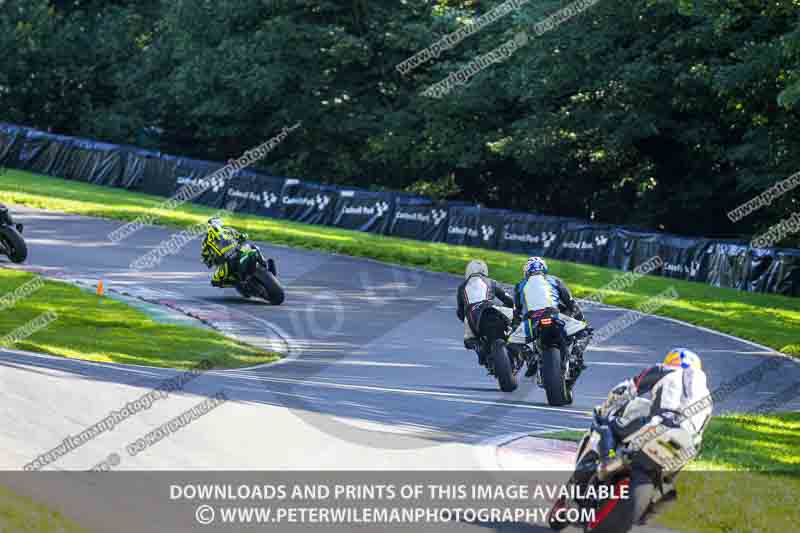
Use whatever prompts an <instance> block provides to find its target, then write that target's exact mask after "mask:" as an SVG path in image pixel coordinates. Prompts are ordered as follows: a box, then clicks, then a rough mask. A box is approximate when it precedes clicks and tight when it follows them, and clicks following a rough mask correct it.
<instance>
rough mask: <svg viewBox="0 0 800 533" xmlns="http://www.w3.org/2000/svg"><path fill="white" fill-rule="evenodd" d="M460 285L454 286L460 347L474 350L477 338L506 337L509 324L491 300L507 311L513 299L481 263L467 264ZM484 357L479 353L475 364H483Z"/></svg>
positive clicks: (512, 303) (511, 305)
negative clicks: (461, 337)
mask: <svg viewBox="0 0 800 533" xmlns="http://www.w3.org/2000/svg"><path fill="white" fill-rule="evenodd" d="M464 277H465V278H466V279H465V280H464V282H463V283H462V284H461V285H459V286H458V295H457V301H458V308H457V311H456V314H457V315H458V319H459V320H461V321H462V322H464V347H465V348H466V349H468V350H472V349H475V348H476V347H477V346H478V345H479V343H478V337H484V338H488V339H501V338H504V337H505V336H506V330H507V328H508V326H509V320H508V319H507V318H506V317H505V316H504V315H503V314H502V313H501V312H499V311H498V310H497V309H495V308H494V304H493V303H492V302H493V301H494V299H495V298H497V299H498V300H500V301H501V302H503V305H505V306H506V307H509V308H513V307H514V299H513V298H511V296H510V295H509V294H508V293H507V292H506V291H505V290H504V289H503V288H502V287H501V286H500V285H499V284H498V283H497V282H496V281H495V280H493V279H492V278H490V277H489V267H488V266H487V265H486V263H485V262H483V261H478V260H475V261H470V262H469V264H467V269H466V272H465V274H464ZM487 355H488V354H485V353H482V352H479V353H478V361H479V363H480V364H481V365H485V364H486V356H487Z"/></svg>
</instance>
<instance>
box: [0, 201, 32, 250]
mask: <svg viewBox="0 0 800 533" xmlns="http://www.w3.org/2000/svg"><path fill="white" fill-rule="evenodd" d="M22 230H23V226H22V224H18V223H17V224H15V223H14V220H13V219H12V218H11V214H10V213H9V212H8V208H7V207H6V206H4V205H2V204H0V255H5V256H7V257H8V258H9V259H10V260H11V262H12V263H22V262H23V261H25V259H27V257H28V246H27V245H26V244H25V239H23V238H22Z"/></svg>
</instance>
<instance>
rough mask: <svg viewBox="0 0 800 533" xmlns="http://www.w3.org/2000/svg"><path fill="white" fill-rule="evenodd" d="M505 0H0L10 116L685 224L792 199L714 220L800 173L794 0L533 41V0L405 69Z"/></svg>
mask: <svg viewBox="0 0 800 533" xmlns="http://www.w3.org/2000/svg"><path fill="white" fill-rule="evenodd" d="M500 3H501V1H500V0H495V1H492V2H486V1H478V0H438V1H432V0H431V1H425V0H405V1H403V2H367V1H366V0H313V1H310V0H291V1H289V0H216V1H214V2H211V1H209V0H147V1H140V2H132V1H123V0H115V1H101V0H82V1H81V0H74V1H58V2H54V1H50V2H48V1H47V0H6V1H5V3H4V5H3V8H2V9H0V50H2V51H3V54H2V56H0V120H5V121H8V122H13V123H19V124H25V125H29V126H33V127H38V128H44V129H51V130H52V131H54V132H58V133H66V134H76V135H82V136H87V137H92V138H97V139H101V140H106V141H112V142H120V143H131V144H138V145H145V146H150V147H157V148H159V149H161V150H164V151H166V152H171V153H179V154H186V155H191V156H195V157H201V158H208V159H217V160H221V159H227V158H230V157H234V156H238V155H240V154H241V153H242V152H243V151H244V150H246V149H249V148H251V147H253V146H256V145H258V144H260V143H261V142H263V141H264V140H266V139H268V138H270V137H272V136H273V135H275V134H276V132H277V131H278V130H279V129H280V128H281V127H283V126H288V125H291V124H294V123H295V122H297V121H302V124H303V125H302V128H301V129H300V131H298V132H297V134H293V135H292V136H291V137H290V138H289V139H288V140H287V141H286V142H284V143H283V144H281V145H280V146H279V147H278V148H277V149H276V150H274V151H273V152H271V153H270V156H269V159H268V160H267V161H264V162H262V163H261V165H263V168H265V169H267V170H269V171H270V172H271V173H273V174H276V175H285V176H294V177H299V178H304V179H307V180H312V181H326V182H334V183H349V184H355V185H360V186H363V187H371V188H395V189H410V190H416V191H422V192H426V193H432V194H436V195H439V196H444V197H449V198H459V199H464V200H468V201H476V202H481V203H483V204H485V205H490V206H496V207H504V208H513V209H520V210H528V211H534V212H540V213H548V214H558V215H565V216H578V217H581V218H591V219H593V220H596V221H600V222H609V223H624V224H632V225H639V226H643V227H648V228H654V229H661V230H666V231H674V232H678V233H684V234H705V235H716V236H735V235H743V234H749V233H752V232H754V231H759V230H763V229H765V228H767V227H768V226H770V225H772V224H775V223H776V222H778V221H779V220H781V219H782V218H784V217H785V216H787V215H788V214H789V213H790V212H792V211H796V210H797V208H798V207H797V206H798V202H797V201H796V200H794V199H793V197H792V196H793V195H792V194H787V195H785V196H784V197H782V198H781V199H780V200H779V201H777V202H775V203H773V204H772V205H771V206H770V207H768V208H764V209H762V210H760V211H758V213H757V214H752V215H750V216H748V217H747V218H745V219H744V220H742V221H740V222H738V223H736V224H733V223H731V221H730V220H728V218H727V217H726V213H727V212H728V211H730V210H732V209H734V208H735V207H737V206H738V205H740V204H741V203H743V202H745V201H747V200H749V199H750V198H752V197H753V196H754V195H756V194H758V193H759V192H761V191H763V190H765V189H767V188H768V187H769V186H770V185H772V184H773V183H775V182H777V181H779V180H782V179H785V178H786V177H788V176H789V175H791V174H794V173H795V172H798V171H800V135H798V133H797V132H798V125H800V121H799V120H798V118H799V117H800V0H724V1H723V0H600V1H599V2H598V3H597V4H596V5H594V6H592V7H591V8H589V9H588V10H586V11H585V12H583V13H582V14H580V15H578V16H576V17H574V18H572V19H571V20H569V21H567V22H565V23H563V24H562V25H560V26H558V27H557V28H555V29H554V30H552V31H549V32H547V33H545V34H543V35H541V36H536V35H535V34H534V33H533V32H532V31H530V30H531V28H532V26H533V25H534V24H536V23H537V22H540V21H541V20H543V19H544V18H545V17H546V16H547V15H549V14H551V13H553V12H554V11H556V10H557V9H559V8H561V7H563V6H565V5H568V3H569V2H567V1H563V2H561V1H557V0H546V1H536V2H529V3H527V4H525V5H523V7H521V8H520V9H518V10H517V11H515V12H514V13H511V14H509V15H507V16H505V17H503V18H501V19H500V20H498V21H496V22H494V23H493V24H491V25H489V26H488V27H486V28H485V29H483V30H482V31H480V32H478V33H476V34H473V35H471V36H470V37H468V38H466V39H465V40H464V41H463V42H461V43H459V44H458V45H456V46H454V47H453V48H452V49H450V50H448V51H446V52H443V53H442V54H441V55H440V56H439V58H438V59H435V60H433V61H429V62H427V63H426V64H424V65H421V66H419V67H418V68H416V69H415V70H413V71H412V72H411V73H409V74H407V75H406V76H403V75H401V74H400V73H399V72H398V71H397V70H396V69H395V66H396V65H397V64H398V63H400V62H401V61H403V60H405V59H407V58H408V57H410V56H412V55H413V54H415V53H416V52H418V51H419V50H421V49H423V48H424V47H426V46H428V45H430V44H432V43H433V42H434V41H436V40H437V39H438V38H440V37H441V36H443V35H445V34H447V33H449V32H452V31H454V30H456V29H458V28H459V27H463V26H464V25H465V24H468V23H469V22H470V21H471V20H474V18H475V17H476V16H479V15H481V14H483V13H486V12H487V11H489V10H490V9H492V8H493V7H496V6H497V5H499V4H500ZM526 29H527V30H528V31H529V33H530V36H531V38H530V39H529V42H528V44H527V45H526V46H525V47H523V48H522V49H520V50H518V51H516V52H515V53H514V54H513V55H512V56H511V57H509V58H508V59H506V60H505V61H503V62H501V63H497V64H494V65H492V66H491V67H489V68H487V69H486V70H484V71H483V72H481V73H479V74H478V75H477V76H475V77H474V78H473V79H472V81H471V82H470V83H469V84H468V85H467V86H466V87H457V88H456V89H455V90H454V91H453V92H452V93H451V94H449V95H448V96H446V97H444V98H442V99H433V98H429V97H425V96H422V95H420V93H421V92H422V91H423V90H424V89H425V88H427V87H428V86H429V85H430V84H432V83H435V82H437V81H439V80H441V79H443V78H446V77H447V76H448V74H449V73H451V72H453V71H455V70H458V69H459V68H462V67H463V66H464V65H466V64H467V63H468V62H469V61H470V60H471V59H473V58H474V57H475V56H477V55H478V54H482V53H486V52H488V51H490V50H492V49H493V48H495V47H497V46H498V45H500V44H501V43H503V42H505V41H507V40H508V39H510V38H512V37H513V36H514V34H515V33H517V32H520V31H525V30H526ZM154 131H159V132H161V133H160V134H159V135H155V134H153V133H152V132H154ZM148 132H149V133H148ZM795 196H797V195H795ZM792 242H794V243H797V240H796V239H795V240H794V241H785V242H783V243H782V244H783V245H789V244H792Z"/></svg>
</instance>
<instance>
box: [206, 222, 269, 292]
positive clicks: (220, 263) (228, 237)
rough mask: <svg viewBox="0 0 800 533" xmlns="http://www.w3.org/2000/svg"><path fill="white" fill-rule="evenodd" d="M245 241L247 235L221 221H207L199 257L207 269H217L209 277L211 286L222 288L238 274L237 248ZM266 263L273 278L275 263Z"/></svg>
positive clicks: (238, 255)
mask: <svg viewBox="0 0 800 533" xmlns="http://www.w3.org/2000/svg"><path fill="white" fill-rule="evenodd" d="M247 239H248V235H247V233H241V232H239V231H236V230H235V229H233V228H231V227H229V226H225V225H224V224H223V223H222V219H219V218H212V219H209V221H208V229H207V231H206V237H205V239H204V240H203V246H202V250H201V252H200V255H201V257H202V258H203V263H204V264H205V265H206V266H207V267H209V268H211V267H212V266H217V267H218V268H217V271H216V272H214V275H213V276H212V277H211V285H212V286H214V287H222V286H223V285H224V284H225V282H226V281H228V280H230V279H233V278H235V277H236V276H237V275H238V274H240V272H239V264H240V256H241V254H240V251H239V248H240V247H241V246H242V245H243V244H244V243H245V242H246V241H247ZM267 263H268V266H267V269H268V270H269V271H270V272H272V275H273V276H274V275H276V272H275V262H274V261H272V259H268V260H267Z"/></svg>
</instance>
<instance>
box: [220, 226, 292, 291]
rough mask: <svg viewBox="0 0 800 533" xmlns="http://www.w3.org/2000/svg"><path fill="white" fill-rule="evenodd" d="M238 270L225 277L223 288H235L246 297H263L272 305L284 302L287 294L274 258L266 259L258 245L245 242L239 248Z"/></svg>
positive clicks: (221, 285)
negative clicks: (279, 277) (279, 278)
mask: <svg viewBox="0 0 800 533" xmlns="http://www.w3.org/2000/svg"><path fill="white" fill-rule="evenodd" d="M237 252H238V256H239V258H238V261H239V269H238V272H233V273H232V274H230V275H229V276H228V277H227V278H225V279H224V280H223V281H222V283H221V284H220V285H217V286H218V287H221V288H226V287H230V288H234V289H236V290H237V291H238V292H239V294H241V295H242V296H244V297H245V298H251V297H257V298H262V299H264V300H266V301H268V302H269V303H271V304H272V305H280V304H282V303H283V300H284V298H285V294H284V291H283V287H282V286H281V283H280V281H278V271H277V267H276V265H275V261H274V260H273V259H265V258H264V255H263V254H262V253H261V250H260V249H259V247H258V246H256V245H255V244H253V243H250V242H245V243H243V244H241V245H240V246H239V247H238V249H237Z"/></svg>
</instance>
